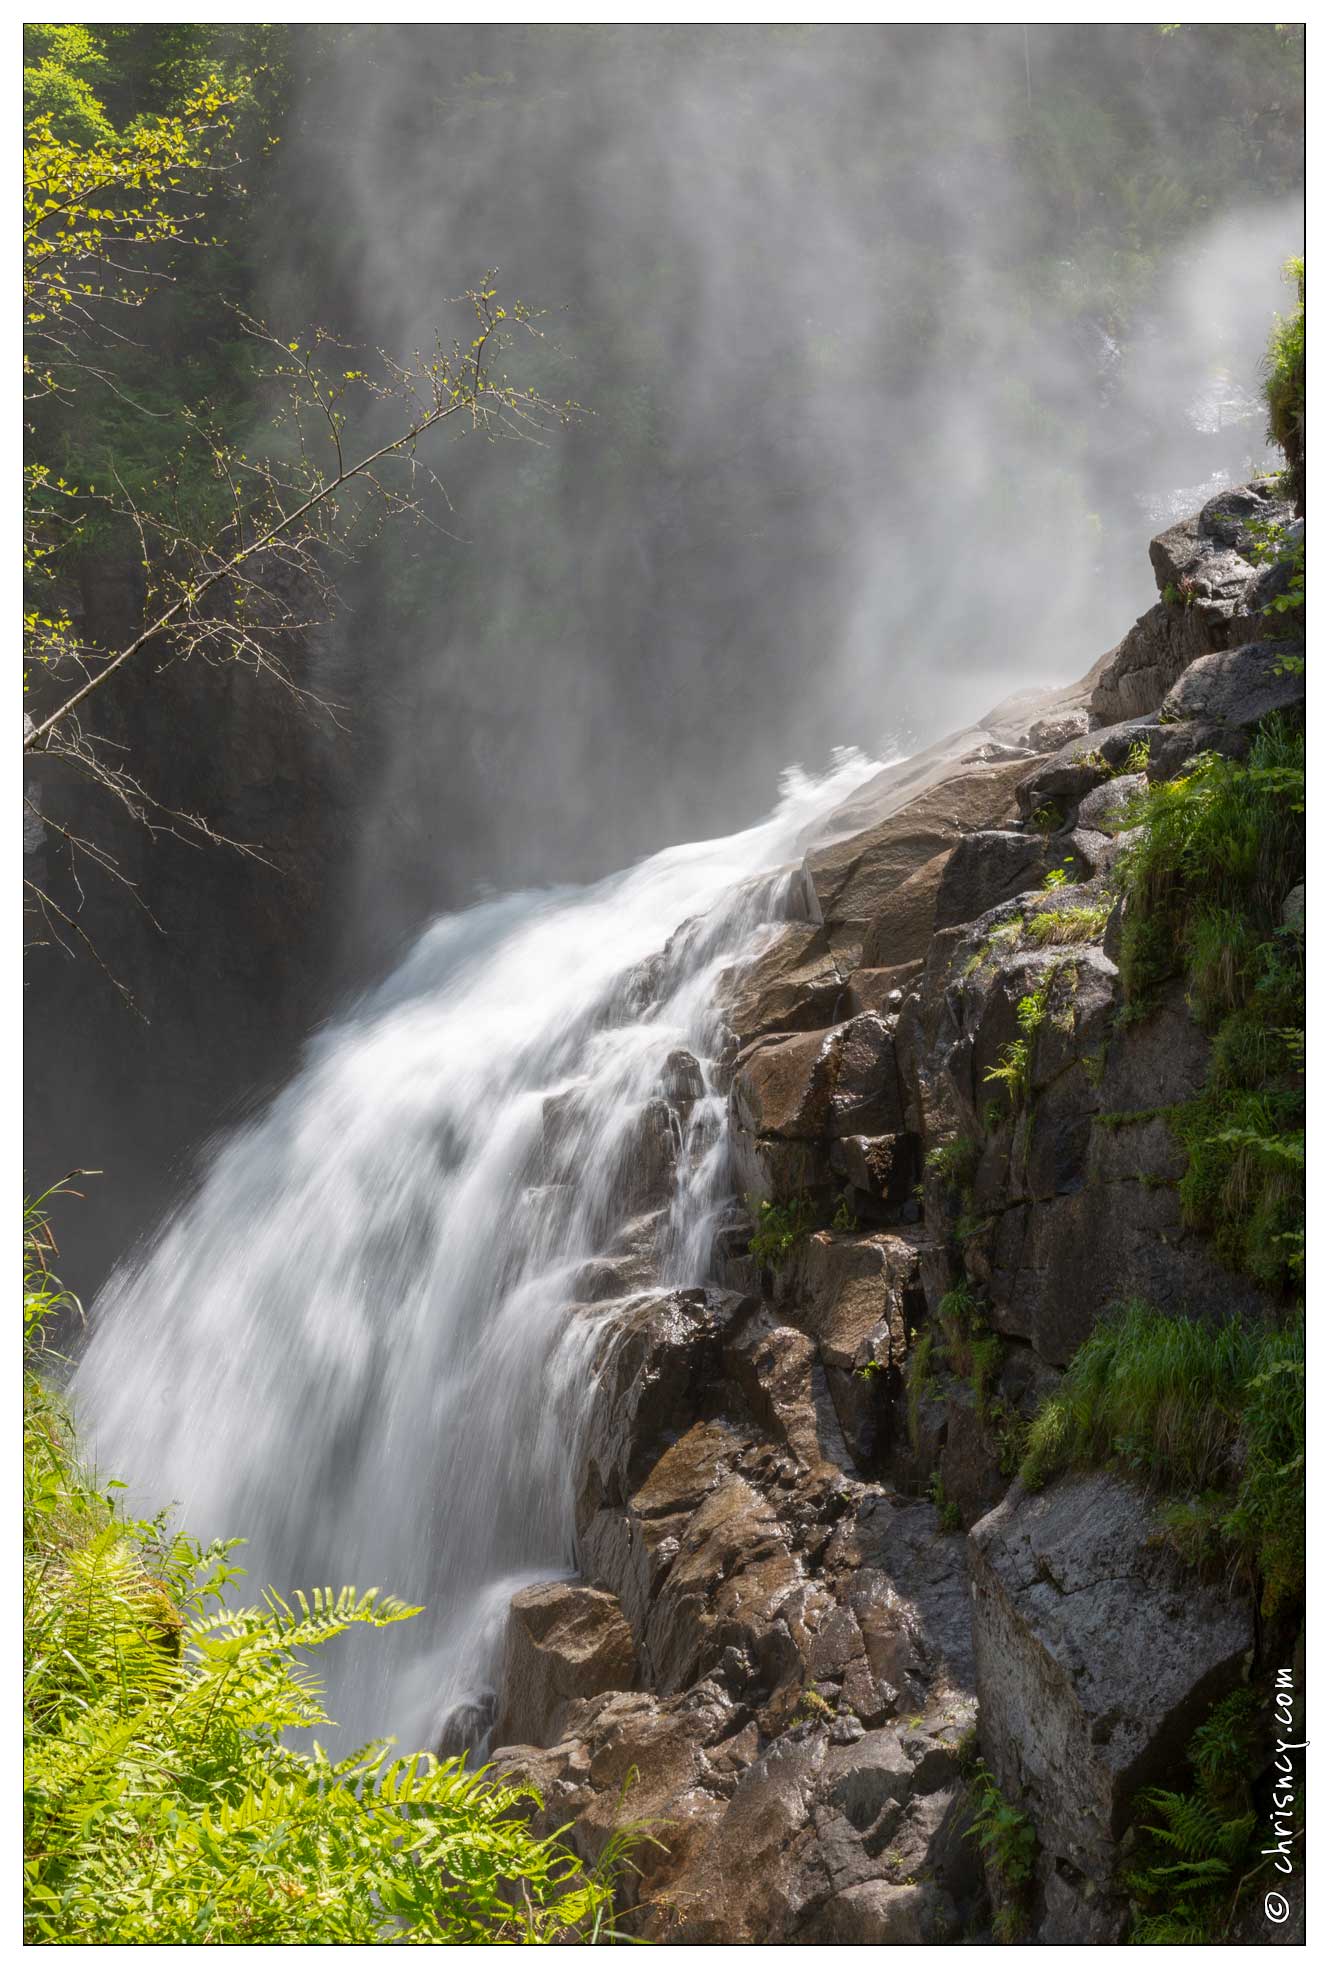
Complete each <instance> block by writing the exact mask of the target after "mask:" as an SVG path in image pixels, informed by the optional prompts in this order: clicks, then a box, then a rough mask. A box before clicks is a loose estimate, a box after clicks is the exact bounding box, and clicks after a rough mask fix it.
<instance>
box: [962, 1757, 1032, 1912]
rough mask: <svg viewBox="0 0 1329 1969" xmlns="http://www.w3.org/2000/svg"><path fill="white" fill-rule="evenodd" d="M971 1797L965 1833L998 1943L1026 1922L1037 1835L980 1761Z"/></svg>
mask: <svg viewBox="0 0 1329 1969" xmlns="http://www.w3.org/2000/svg"><path fill="white" fill-rule="evenodd" d="M969 1797H970V1805H971V1809H972V1814H973V1816H972V1819H971V1822H970V1824H969V1827H968V1829H967V1831H966V1833H965V1837H966V1839H974V1840H976V1841H977V1842H978V1846H979V1848H980V1850H981V1852H982V1855H983V1863H984V1870H985V1872H986V1874H987V1880H988V1891H989V1893H990V1894H991V1896H992V1902H993V1924H992V1927H993V1933H994V1934H995V1936H996V1938H997V1940H998V1941H1000V1942H1015V1941H1018V1940H1019V1939H1020V1937H1021V1935H1022V1934H1023V1932H1024V1929H1025V1927H1026V1925H1027V1923H1028V1918H1029V1907H1030V1901H1031V1898H1032V1893H1033V1886H1034V1868H1035V1866H1036V1864H1037V1861H1038V1835H1037V1833H1036V1832H1035V1831H1034V1827H1033V1823H1032V1821H1031V1819H1030V1818H1029V1815H1028V1813H1027V1812H1022V1811H1021V1810H1020V1809H1019V1807H1018V1806H1016V1805H1012V1804H1010V1803H1008V1801H1007V1800H1006V1799H1005V1798H1004V1797H1003V1796H1002V1793H1001V1790H1000V1788H999V1787H998V1784H997V1781H996V1779H995V1778H994V1777H993V1775H992V1773H991V1771H989V1770H988V1768H987V1766H986V1765H985V1764H983V1763H982V1762H980V1763H979V1764H978V1766H977V1769H976V1770H975V1772H974V1776H973V1779H972V1780H971V1783H970V1791H969Z"/></svg>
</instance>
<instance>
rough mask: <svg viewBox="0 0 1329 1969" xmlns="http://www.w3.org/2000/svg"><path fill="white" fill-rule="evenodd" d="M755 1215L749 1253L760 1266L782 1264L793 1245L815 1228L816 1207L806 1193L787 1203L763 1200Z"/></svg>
mask: <svg viewBox="0 0 1329 1969" xmlns="http://www.w3.org/2000/svg"><path fill="white" fill-rule="evenodd" d="M756 1214H757V1228H756V1230H755V1231H754V1232H753V1234H752V1237H751V1239H750V1241H749V1243H748V1254H749V1256H750V1257H753V1258H755V1259H756V1260H757V1262H758V1264H761V1265H782V1264H783V1263H784V1262H785V1260H786V1258H788V1256H789V1254H790V1252H791V1251H792V1250H793V1249H794V1246H795V1245H796V1244H799V1243H801V1242H802V1240H803V1239H804V1238H805V1237H809V1236H811V1234H812V1232H813V1231H815V1230H816V1228H817V1222H818V1212H817V1206H816V1204H815V1203H814V1202H813V1200H812V1198H811V1197H810V1196H808V1195H807V1194H806V1193H805V1194H803V1195H802V1196H796V1197H792V1198H791V1199H790V1200H789V1202H788V1203H775V1202H773V1201H772V1200H771V1199H770V1198H769V1197H763V1198H762V1199H761V1201H760V1202H759V1203H758V1205H757V1213H756Z"/></svg>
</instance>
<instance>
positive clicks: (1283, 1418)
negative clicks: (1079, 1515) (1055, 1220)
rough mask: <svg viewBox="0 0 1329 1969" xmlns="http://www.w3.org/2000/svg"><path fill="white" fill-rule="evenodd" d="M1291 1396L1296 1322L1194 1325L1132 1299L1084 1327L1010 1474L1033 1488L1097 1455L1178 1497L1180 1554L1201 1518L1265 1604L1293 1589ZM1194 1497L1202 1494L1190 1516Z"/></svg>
mask: <svg viewBox="0 0 1329 1969" xmlns="http://www.w3.org/2000/svg"><path fill="white" fill-rule="evenodd" d="M1304 1394H1305V1335H1304V1330H1303V1329H1302V1328H1301V1327H1300V1326H1299V1325H1295V1326H1287V1327H1278V1328H1262V1329H1251V1328H1249V1327H1247V1326H1245V1325H1243V1323H1242V1322H1241V1321H1240V1320H1236V1319H1232V1320H1228V1321H1226V1322H1224V1323H1223V1324H1222V1325H1218V1326H1210V1325H1202V1324H1201V1323H1200V1322H1199V1321H1196V1320H1190V1319H1186V1318H1184V1317H1181V1316H1177V1315H1173V1314H1168V1313H1161V1312H1157V1311H1155V1310H1154V1309H1153V1308H1151V1307H1149V1306H1146V1305H1144V1304H1142V1303H1141V1302H1140V1301H1138V1300H1133V1301H1131V1302H1130V1303H1129V1304H1127V1305H1126V1306H1125V1307H1123V1308H1121V1309H1120V1310H1119V1311H1118V1312H1117V1313H1116V1315H1115V1316H1114V1317H1112V1318H1110V1319H1108V1320H1106V1321H1104V1322H1103V1324H1102V1325H1100V1326H1098V1327H1097V1328H1095V1330H1094V1331H1093V1332H1092V1333H1091V1334H1090V1336H1089V1338H1088V1339H1087V1340H1086V1341H1085V1342H1084V1344H1083V1345H1082V1346H1081V1347H1080V1348H1079V1350H1078V1351H1077V1353H1076V1354H1075V1356H1074V1358H1073V1359H1072V1361H1071V1363H1070V1365H1069V1367H1068V1368H1067V1370H1066V1373H1065V1376H1064V1377H1063V1379H1062V1382H1061V1385H1060V1387H1059V1388H1058V1390H1057V1392H1056V1393H1055V1394H1054V1395H1052V1396H1051V1397H1050V1398H1049V1399H1048V1400H1047V1401H1046V1402H1045V1403H1044V1404H1043V1406H1042V1407H1041V1408H1040V1410H1039V1412H1038V1414H1037V1415H1036V1416H1035V1418H1034V1421H1033V1424H1032V1426H1031V1428H1030V1432H1029V1440H1028V1445H1027V1448H1026V1451H1025V1456H1024V1461H1023V1462H1022V1464H1021V1467H1020V1475H1021V1477H1022V1479H1023V1480H1024V1482H1025V1484H1026V1485H1027V1487H1028V1488H1029V1489H1030V1490H1038V1489H1041V1488H1042V1486H1043V1485H1044V1484H1046V1483H1047V1482H1048V1481H1049V1480H1050V1478H1052V1477H1053V1476H1055V1475H1056V1474H1057V1473H1058V1472H1059V1471H1061V1470H1065V1469H1068V1468H1070V1467H1072V1466H1073V1465H1082V1466H1090V1467H1094V1466H1101V1465H1104V1464H1111V1465H1117V1466H1119V1467H1121V1468H1122V1469H1123V1470H1124V1471H1126V1472H1127V1473H1128V1474H1130V1475H1132V1476H1134V1477H1136V1478H1138V1479H1139V1480H1140V1481H1141V1482H1143V1483H1145V1484H1146V1485H1148V1486H1149V1487H1150V1488H1151V1489H1153V1490H1155V1491H1158V1492H1162V1493H1164V1494H1166V1495H1167V1496H1169V1497H1170V1498H1171V1499H1173V1500H1192V1505H1191V1508H1190V1510H1189V1512H1188V1514H1187V1518H1186V1519H1179V1517H1178V1516H1177V1515H1176V1514H1175V1513H1174V1515H1173V1517H1172V1529H1173V1531H1174V1532H1175V1533H1177V1534H1178V1536H1177V1538H1176V1540H1175V1542H1176V1543H1177V1544H1178V1546H1179V1548H1181V1549H1182V1550H1183V1556H1192V1557H1197V1556H1200V1550H1199V1548H1200V1546H1201V1544H1205V1543H1207V1542H1208V1541H1207V1538H1203V1537H1201V1538H1198V1539H1197V1537H1196V1533H1197V1532H1202V1530H1203V1524H1202V1521H1204V1522H1207V1523H1208V1524H1209V1525H1210V1526H1212V1529H1213V1531H1214V1533H1215V1535H1216V1537H1217V1538H1218V1539H1219V1541H1221V1545H1222V1549H1223V1551H1224V1553H1225V1554H1226V1556H1227V1559H1228V1560H1229V1562H1230V1563H1231V1564H1232V1565H1234V1566H1236V1567H1238V1568H1240V1569H1241V1570H1243V1571H1244V1572H1246V1573H1247V1574H1248V1575H1249V1576H1251V1577H1252V1578H1253V1579H1255V1580H1257V1581H1258V1582H1259V1585H1260V1590H1261V1595H1262V1605H1263V1608H1264V1612H1265V1613H1266V1614H1267V1615H1272V1614H1273V1613H1275V1612H1277V1611H1278V1609H1279V1608H1280V1607H1282V1606H1284V1605H1286V1604H1289V1603H1292V1602H1294V1601H1295V1600H1296V1599H1297V1597H1298V1596H1299V1594H1300V1593H1301V1591H1302V1589H1303V1582H1304V1565H1305V1560H1304V1553H1303V1549H1302V1523H1303V1518H1304V1512H1305V1453H1306V1420H1305V1403H1304ZM1214 1493H1221V1494H1222V1496H1223V1498H1224V1499H1225V1505H1224V1508H1223V1510H1222V1512H1221V1515H1219V1514H1218V1513H1217V1512H1216V1509H1215V1507H1214V1505H1213V1498H1212V1494H1214ZM1197 1499H1198V1500H1205V1499H1208V1502H1205V1503H1204V1504H1203V1509H1202V1511H1200V1512H1199V1513H1197V1512H1196V1510H1195V1508H1194V1500H1197Z"/></svg>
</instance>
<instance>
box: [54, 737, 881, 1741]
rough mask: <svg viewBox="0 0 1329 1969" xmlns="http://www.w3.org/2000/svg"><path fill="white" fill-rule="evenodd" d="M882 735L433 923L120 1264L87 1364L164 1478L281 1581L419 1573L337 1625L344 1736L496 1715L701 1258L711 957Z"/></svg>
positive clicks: (765, 921) (714, 1099)
mask: <svg viewBox="0 0 1329 1969" xmlns="http://www.w3.org/2000/svg"><path fill="white" fill-rule="evenodd" d="M874 770H876V768H875V766H874V765H873V764H871V763H870V762H868V761H867V760H865V759H863V758H862V757H861V755H859V754H856V753H845V754H842V755H840V756H839V757H838V758H837V760H836V762H835V764H834V767H833V769H832V770H831V771H830V772H829V773H828V774H827V775H825V776H824V777H822V778H820V779H815V780H814V779H810V778H807V777H805V776H804V775H803V774H801V773H798V772H794V773H791V774H789V775H788V776H787V778H786V781H785V783H784V786H783V788H782V798H781V800H780V803H779V805H778V807H777V808H776V810H775V812H774V813H773V814H772V815H771V817H770V818H769V819H768V820H766V821H765V822H763V823H762V824H761V825H759V826H757V827H754V828H751V829H749V830H747V831H745V832H743V833H740V834H737V835H735V836H732V837H731V838H729V839H726V840H719V841H711V842H704V843H700V844H692V845H688V846H682V847H676V848H670V849H667V850H666V851H664V852H663V853H661V854H658V855H656V856H654V857H653V858H652V859H650V860H648V861H646V862H644V863H642V864H641V865H640V866H639V867H637V868H634V869H632V870H630V871H629V872H627V873H625V874H621V875H617V876H614V877H611V878H609V879H608V880H605V881H603V882H600V883H599V884H597V885H595V886H594V887H591V888H587V889H577V890H563V891H559V892H540V893H527V894H522V895H516V896H508V897H504V898H501V899H499V900H495V901H489V902H485V903H482V904H480V905H478V906H477V907H475V908H473V909H470V910H467V911H465V912H464V913H462V914H459V915H455V916H450V917H447V918H445V919H443V920H441V921H439V922H437V923H436V924H434V925H433V926H432V927H431V928H430V929H429V930H427V931H426V932H425V933H424V935H422V936H421V938H420V939H419V941H418V942H417V944H416V945H415V947H414V949H413V950H412V951H411V952H410V954H409V955H408V956H407V958H406V959H405V961H404V962H403V963H402V965H401V966H400V968H399V969H398V970H397V971H396V972H395V973H394V974H393V975H392V976H391V977H390V978H389V979H388V980H387V981H386V982H385V983H384V984H383V985H382V986H381V987H379V988H378V989H377V990H376V991H375V992H373V993H371V994H370V995H369V996H367V997H366V998H365V999H364V1000H363V1001H361V1002H360V1003H359V1004H358V1005H356V1006H355V1007H354V1008H353V1009H352V1010H350V1011H349V1012H348V1013H347V1014H346V1016H345V1017H344V1018H342V1019H341V1020H340V1021H339V1022H338V1023H337V1024H335V1025H333V1026H332V1027H331V1028H329V1029H328V1030H327V1031H325V1032H324V1033H322V1034H320V1035H319V1036H318V1037H317V1038H316V1039H315V1040H314V1041H313V1042H312V1043H311V1045H310V1048H309V1051H308V1057H307V1060H306V1063H305V1065H304V1066H303V1068H302V1070H301V1071H300V1073H299V1074H298V1075H297V1076H296V1078H295V1079H294V1080H293V1081H292V1082H291V1083H290V1085H289V1086H288V1087H287V1088H286V1089H285V1090H284V1091H283V1092H282V1093H280V1094H279V1095H278V1096H277V1098H276V1099H275V1100H274V1101H273V1103H272V1104H271V1106H270V1107H269V1108H268V1110H267V1111H266V1112H265V1113H264V1114H263V1115H261V1116H260V1117H259V1118H258V1119H257V1120H255V1121H254V1122H252V1123H251V1124H249V1125H248V1126H246V1127H244V1128H242V1129H241V1130H240V1131H239V1132H237V1133H236V1134H235V1135H233V1136H232V1137H231V1138H230V1139H229V1140H228V1141H227V1142H226V1143H225V1145H224V1146H223V1147H222V1148H221V1150H220V1152H219V1153H218V1154H217V1156H216V1159H215V1161H214V1162H213V1164H212V1167H211V1169H210V1171H209V1173H208V1175H207V1177H206V1180H205V1181H204V1183H203V1185H202V1187H201V1189H200V1191H199V1193H198V1194H197V1196H196V1197H195V1198H194V1200H193V1201H192V1202H191V1203H190V1204H189V1205H188V1206H187V1207H186V1208H184V1209H183V1210H181V1211H180V1212H179V1214H177V1215H176V1216H175V1217H174V1218H173V1219H172V1220H170V1221H169V1222H168V1223H167V1224H166V1225H165V1227H164V1228H163V1230H162V1231H161V1233H160V1235H159V1236H158V1238H157V1240H156V1241H155V1243H154V1244H153V1246H152V1247H151V1248H150V1249H149V1251H148V1252H147V1253H146V1255H144V1256H142V1257H141V1258H140V1259H139V1260H137V1261H135V1262H132V1263H130V1264H128V1265H126V1266H125V1267H123V1268H122V1269H121V1271H120V1272H119V1273H118V1274H117V1275H116V1277H115V1278H114V1279H113V1280H112V1282H111V1284H110V1285H109V1286H108V1288H107V1289H106V1291H105V1292H104V1294H103V1295H102V1297H101V1299H100V1301H99V1303H98V1305H97V1307H96V1309H95V1315H94V1321H93V1332H92V1337H91V1340H90V1342H89V1345H88V1347H87V1350H86V1353H85V1356H84V1359H83V1361H82V1363H81V1365H80V1367H79V1369H78V1372H77V1375H76V1377H75V1383H74V1394H75V1399H76V1402H77V1405H78V1408H79V1411H80V1414H81V1416H82V1418H83V1421H84V1425H85V1428H86V1429H87V1431H88V1434H89V1438H90V1441H91V1443H92V1445H93V1448H94V1450H95V1453H96V1455H97V1459H98V1463H99V1466H100V1468H101V1469H102V1470H103V1471H105V1472H116V1473H119V1472H123V1473H124V1474H125V1475H126V1476H128V1477H130V1478H132V1479H133V1481H134V1482H135V1484H136V1485H139V1486H142V1489H141V1491H135V1492H134V1493H133V1502H134V1503H135V1504H136V1505H140V1506H142V1507H144V1508H147V1509H153V1510H155V1509H157V1508H158V1507H160V1506H161V1505H163V1504H165V1503H167V1502H168V1501H169V1502H174V1503H175V1504H176V1505H178V1507H179V1515H180V1519H181V1522H182V1523H183V1524H184V1525H185V1526H186V1527H187V1528H188V1529H189V1530H190V1531H191V1532H192V1533H193V1534H194V1535H196V1536H200V1537H205V1538H207V1537H212V1536H217V1535H221V1534H227V1533H231V1534H233V1533H235V1532H244V1533H245V1534H247V1536H248V1538H249V1540H250V1543H249V1546H248V1549H247V1552H245V1553H244V1554H242V1555H241V1556H242V1557H243V1558H244V1559H245V1562H246V1564H247V1566H248V1568H249V1575H250V1584H251V1586H253V1587H254V1588H255V1589H256V1588H257V1587H258V1586H259V1585H261V1584H262V1583H264V1582H267V1581H269V1580H270V1581H272V1582H273V1583H274V1584H276V1585H278V1586H279V1587H281V1588H289V1587H291V1586H295V1585H306V1586H307V1585H313V1584H334V1585H339V1584H341V1583H343V1582H344V1581H348V1580H349V1581H352V1582H354V1583H355V1584H357V1585H359V1586H362V1587H363V1586H368V1585H380V1586H382V1587H383V1588H384V1589H385V1590H388V1591H391V1592H393V1593H396V1594H398V1595H400V1596H401V1597H403V1598H406V1599H409V1600H412V1601H416V1602H420V1603H423V1605H424V1607H425V1609H426V1611H425V1612H424V1613H423V1614H422V1615H421V1616H420V1617H419V1618H418V1619H417V1620H416V1621H413V1622H410V1623H408V1624H407V1625H406V1626H405V1627H402V1628H397V1629H393V1630H390V1631H388V1632H387V1633H384V1634H377V1635H351V1636H348V1637H346V1638H345V1639H344V1640H343V1641H342V1642H341V1643H340V1644H339V1651H338V1655H337V1657H336V1658H334V1659H333V1660H332V1661H331V1662H330V1664H329V1683H330V1687H329V1708H330V1711H331V1713H332V1714H333V1715H334V1716H336V1717H337V1718H338V1720H339V1721H340V1722H341V1724H342V1725H343V1731H342V1739H341V1741H342V1744H343V1747H344V1748H346V1749H349V1748H350V1747H351V1746H352V1745H353V1744H354V1743H356V1742H359V1741H361V1740H363V1739H366V1738H369V1737H372V1736H377V1735H380V1734H383V1733H385V1732H387V1731H395V1732H396V1733H397V1734H398V1735H399V1736H400V1738H401V1739H402V1741H403V1742H404V1743H409V1744H420V1745H425V1744H429V1745H438V1744H440V1743H453V1744H455V1743H459V1742H460V1741H462V1740H466V1739H469V1740H471V1741H477V1740H483V1737H484V1735H485V1733H486V1731H487V1729H488V1727H489V1723H490V1721H491V1719H492V1707H493V1676H494V1672H495V1666H496V1663H495V1656H496V1653H497V1651H498V1648H499V1646H500V1644H501V1639H502V1633H503V1627H504V1622H505V1617H506V1611H507V1606H508V1602H509V1600H510V1598H511V1595H512V1593H513V1592H514V1591H515V1590H516V1589H517V1588H518V1587H519V1586H521V1585H523V1584H525V1583H527V1582H529V1581H532V1580H537V1579H547V1578H550V1577H551V1576H556V1575H558V1574H560V1573H564V1572H566V1571H567V1570H568V1569H569V1567H570V1565H571V1563H572V1556H573V1504H574V1500H573V1495H572V1487H573V1484H574V1481H575V1473H576V1471H577V1468H578V1461H579V1458H578V1446H579V1434H580V1431H581V1430H582V1428H583V1426H584V1422H585V1418H586V1413H587V1409H588V1405H589V1396H590V1393H591V1390H592V1387H593V1385H594V1383H593V1361H594V1357H595V1353H596V1347H597V1341H598V1340H599V1339H600V1337H601V1335H602V1333H603V1329H604V1327H605V1325H606V1323H607V1322H611V1321H613V1320H614V1319H615V1318H616V1317H617V1316H619V1315H621V1313H622V1310H623V1302H624V1299H625V1297H628V1296H630V1295H631V1294H632V1293H634V1292H639V1291H642V1290H645V1289H648V1288H652V1287H658V1286H661V1285H663V1286H670V1285H688V1284H695V1283H698V1282H699V1281H701V1280H702V1279H703V1278H704V1277H705V1275H706V1271H707V1265H708V1258H709V1249H710V1239H711V1234H712V1229H713V1226H714V1223H715V1220H716V1217H717V1214H718V1212H719V1211H720V1210H721V1209H722V1208H723V1206H724V1204H725V1202H726V1201H727V1198H728V1193H729V1181H730V1179H729V1170H728V1162H727V1151H726V1147H725V1138H724V1130H723V1112H724V1101H723V1095H722V1093H721V1092H719V1091H718V1090H717V1083H716V1077H715V1076H716V1070H717V1063H718V1062H717V1056H718V1053H719V1049H720V1047H721V1044H722V1040H723V1029H722V1026H721V1023H720V1019H719V1015H718V1013H717V1011H716V1009H715V986H716V983H717V980H718V979H719V978H720V976H721V974H722V973H723V972H725V970H726V969H728V968H729V967H731V966H733V965H734V964H735V962H737V961H740V960H742V959H744V958H747V957H750V956H752V955H755V954H756V952H757V951H758V950H760V949H761V948H762V947H763V945H764V943H765V942H766V941H768V939H769V936H770V934H771V933H772V929H773V926H775V925H776V924H777V923H778V922H779V921H780V920H782V919H783V917H784V916H785V915H786V913H787V910H786V898H787V893H788V888H789V879H788V865H789V863H790V862H791V860H793V859H794V858H795V857H796V856H797V855H798V854H800V853H801V851H802V847H803V845H804V843H805V842H806V840H807V838H808V837H809V835H810V834H812V833H814V832H815V831H816V830H818V829H819V828H820V827H821V826H822V825H823V824H824V822H825V820H826V818H827V816H829V815H830V814H831V813H832V812H833V811H834V810H835V808H836V807H837V806H838V805H839V804H840V803H841V802H842V801H844V800H845V799H846V797H847V796H848V795H849V794H850V793H851V792H852V791H853V790H854V789H855V788H856V787H857V786H859V785H860V784H861V783H862V782H863V781H864V780H865V779H866V778H867V777H868V775H869V774H870V773H871V772H873V771H874Z"/></svg>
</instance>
